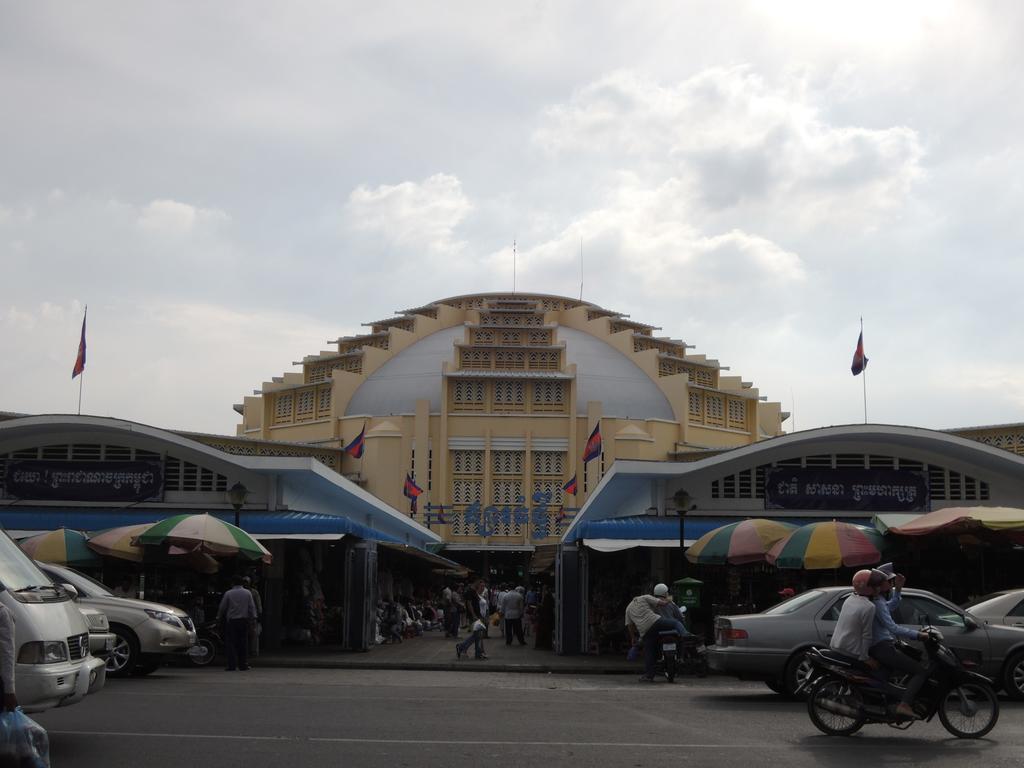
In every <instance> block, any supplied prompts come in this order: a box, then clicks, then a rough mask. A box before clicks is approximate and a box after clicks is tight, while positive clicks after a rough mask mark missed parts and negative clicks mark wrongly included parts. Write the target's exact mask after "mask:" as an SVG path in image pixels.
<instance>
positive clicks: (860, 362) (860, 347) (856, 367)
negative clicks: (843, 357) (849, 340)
mask: <svg viewBox="0 0 1024 768" xmlns="http://www.w3.org/2000/svg"><path fill="white" fill-rule="evenodd" d="M867 367H868V358H867V355H865V354H864V331H861V332H860V336H858V337H857V349H856V350H854V353H853V363H852V364H851V365H850V372H851V373H853V375H854V376H856V375H857V374H859V373H863V371H864V369H865V368H867Z"/></svg>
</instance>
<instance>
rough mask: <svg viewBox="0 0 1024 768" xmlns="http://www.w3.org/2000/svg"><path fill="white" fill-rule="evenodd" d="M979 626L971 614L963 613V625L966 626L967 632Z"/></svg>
mask: <svg viewBox="0 0 1024 768" xmlns="http://www.w3.org/2000/svg"><path fill="white" fill-rule="evenodd" d="M979 626H980V625H979V624H978V621H977V619H975V618H974V617H973V616H971V614H969V613H965V614H964V627H966V629H967V631H968V632H973V631H974V630H975V629H977V628H978V627H979Z"/></svg>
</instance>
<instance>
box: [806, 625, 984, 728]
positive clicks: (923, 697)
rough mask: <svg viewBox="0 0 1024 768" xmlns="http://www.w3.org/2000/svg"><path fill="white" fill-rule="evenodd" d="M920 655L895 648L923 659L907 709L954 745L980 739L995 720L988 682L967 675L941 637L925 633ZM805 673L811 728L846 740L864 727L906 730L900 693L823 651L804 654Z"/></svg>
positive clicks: (868, 672) (902, 646) (841, 657)
mask: <svg viewBox="0 0 1024 768" xmlns="http://www.w3.org/2000/svg"><path fill="white" fill-rule="evenodd" d="M924 631H925V632H926V633H927V635H928V637H927V639H926V640H925V641H924V647H925V652H924V654H922V652H921V651H919V650H917V649H915V648H912V647H910V646H908V645H906V644H900V645H899V646H898V647H899V649H900V650H901V651H902V652H903V653H906V654H907V655H908V656H910V657H911V658H914V659H915V660H917V661H921V659H922V658H923V657H924V655H927V664H928V679H927V680H926V681H925V683H924V685H923V686H922V687H921V690H920V691H919V692H918V694H917V697H916V698H915V700H914V703H913V709H914V713H915V715H916V716H917V718H918V719H920V720H923V721H926V722H930V721H931V720H932V718H933V717H935V715H936V714H937V715H938V716H939V721H940V722H941V723H942V726H943V727H944V728H945V729H946V730H947V731H949V732H950V733H951V734H953V735H954V736H956V737H957V738H960V739H980V738H981V737H982V736H984V735H985V734H987V733H988V732H989V731H991V730H992V729H993V728H994V727H995V725H996V722H997V721H998V720H999V700H998V699H997V698H996V692H995V688H994V687H993V686H992V682H991V681H990V680H989V679H988V678H987V677H984V676H983V675H980V674H978V673H976V672H972V671H971V670H970V669H968V666H969V663H968V664H964V663H963V662H961V661H960V659H958V658H957V657H956V654H954V653H953V651H951V650H950V649H949V648H948V647H947V646H946V645H944V644H943V642H942V640H943V638H942V633H940V632H939V631H938V630H937V629H935V628H933V627H925V629H924ZM807 659H808V661H809V662H810V663H811V673H810V674H809V675H808V677H807V678H806V681H805V683H804V684H803V685H801V686H800V687H799V688H798V692H799V690H800V689H806V690H807V691H808V692H809V693H808V695H807V713H808V715H809V716H810V718H811V722H812V723H814V725H815V727H816V728H817V729H818V730H820V731H821V732H822V733H825V734H828V735H829V736H849V735H851V734H854V733H856V732H857V731H859V730H860V729H861V728H862V727H863V726H864V725H866V724H869V723H884V724H885V725H889V726H891V727H893V728H897V729H899V730H906V729H907V728H909V727H910V726H911V725H912V724H913V723H914V720H908V719H905V718H901V717H899V716H897V715H896V713H895V707H896V705H897V704H898V703H899V701H900V698H901V695H902V694H903V693H904V691H905V689H904V688H901V687H900V686H899V685H896V684H894V683H893V682H890V681H887V680H881V679H879V678H878V677H876V676H875V675H873V674H872V672H871V670H868V669H867V668H866V667H864V666H863V665H862V664H861V663H860V662H858V661H857V660H856V659H854V658H852V657H850V656H847V655H846V654H842V653H837V652H836V651H831V650H828V649H812V650H810V651H808V652H807Z"/></svg>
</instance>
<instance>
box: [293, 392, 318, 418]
mask: <svg viewBox="0 0 1024 768" xmlns="http://www.w3.org/2000/svg"><path fill="white" fill-rule="evenodd" d="M314 397H315V393H314V391H313V390H312V389H301V390H299V391H298V392H296V393H295V420H296V421H310V420H311V419H312V418H313V414H314V410H315V407H314V406H315V400H314Z"/></svg>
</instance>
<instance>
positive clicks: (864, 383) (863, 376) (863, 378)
mask: <svg viewBox="0 0 1024 768" xmlns="http://www.w3.org/2000/svg"><path fill="white" fill-rule="evenodd" d="M860 339H861V349H863V348H864V347H863V342H864V318H863V317H861V319H860ZM860 383H861V385H862V387H863V389H864V423H865V424H867V423H868V366H867V364H866V363H865V365H864V370H863V371H861V382H860Z"/></svg>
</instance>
